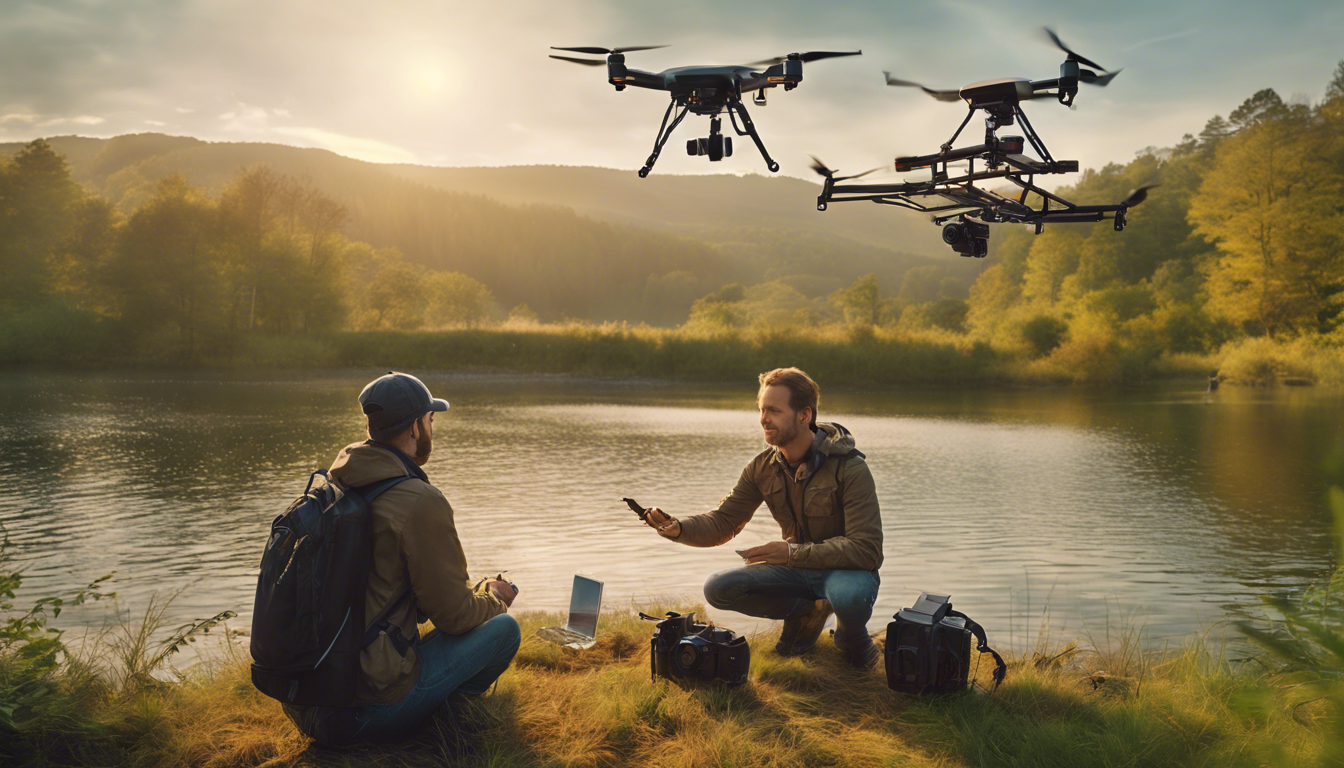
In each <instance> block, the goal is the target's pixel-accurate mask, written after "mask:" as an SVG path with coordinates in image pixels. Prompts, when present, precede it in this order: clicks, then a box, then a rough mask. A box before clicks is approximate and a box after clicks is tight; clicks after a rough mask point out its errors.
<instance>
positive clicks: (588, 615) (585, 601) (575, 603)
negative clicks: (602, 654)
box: [565, 576, 602, 637]
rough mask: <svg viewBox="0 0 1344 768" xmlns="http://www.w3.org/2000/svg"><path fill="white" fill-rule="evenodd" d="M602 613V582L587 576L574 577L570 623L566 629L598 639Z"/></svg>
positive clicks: (570, 602) (570, 601)
mask: <svg viewBox="0 0 1344 768" xmlns="http://www.w3.org/2000/svg"><path fill="white" fill-rule="evenodd" d="M601 611H602V582H600V581H594V580H593V579H590V578H588V577H586V576H575V577H574V591H573V593H571V594H570V596H569V623H568V624H566V625H565V627H566V628H567V629H569V630H571V631H574V632H578V633H579V634H581V635H583V636H584V637H597V614H599V613H601Z"/></svg>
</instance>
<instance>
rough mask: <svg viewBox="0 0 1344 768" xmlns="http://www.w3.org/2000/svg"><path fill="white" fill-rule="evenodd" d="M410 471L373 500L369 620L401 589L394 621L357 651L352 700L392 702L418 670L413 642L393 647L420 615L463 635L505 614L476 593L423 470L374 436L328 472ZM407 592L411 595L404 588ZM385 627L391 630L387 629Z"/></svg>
mask: <svg viewBox="0 0 1344 768" xmlns="http://www.w3.org/2000/svg"><path fill="white" fill-rule="evenodd" d="M407 475H410V476H412V477H413V478H414V479H412V480H407V481H405V482H401V483H397V484H396V485H394V486H392V488H390V489H388V490H387V491H385V492H383V494H382V495H381V496H379V497H378V498H376V499H374V501H373V508H372V512H373V563H372V567H371V568H370V569H369V588H368V591H367V592H366V593H365V599H364V618H365V621H366V622H367V624H366V628H367V626H372V625H373V622H374V621H375V620H376V619H377V618H378V617H379V616H381V615H382V614H383V612H384V611H386V610H387V609H388V608H389V606H392V605H393V604H394V603H396V602H397V600H398V599H399V598H401V597H402V596H403V595H406V599H405V600H403V601H402V602H401V603H400V605H397V607H396V608H395V609H394V610H393V611H392V613H391V615H389V616H388V621H389V623H390V624H391V625H392V626H391V627H389V629H388V630H387V631H382V632H379V633H378V636H377V638H375V639H374V641H373V642H372V643H371V644H369V646H368V647H367V648H365V649H364V650H363V652H362V653H361V654H360V664H361V666H362V667H363V671H364V674H363V676H362V680H361V681H360V686H359V689H358V690H357V691H356V692H355V704H356V705H364V704H395V703H396V702H398V701H401V700H402V699H403V698H404V697H405V696H406V694H407V693H410V691H411V688H412V687H413V686H414V685H415V681H416V679H417V678H419V676H420V657H419V656H418V655H417V654H416V651H415V647H414V644H411V647H405V645H406V644H405V643H401V645H402V647H403V648H405V651H406V652H405V654H404V655H403V653H402V652H401V651H400V650H398V644H399V640H400V638H396V637H394V636H395V635H396V633H398V632H399V633H400V635H401V637H402V638H408V639H411V640H418V638H419V632H418V630H417V628H416V622H417V619H418V618H419V617H421V616H424V617H426V618H428V620H429V621H431V622H433V624H434V627H435V628H436V629H438V630H439V631H440V632H445V633H447V634H450V635H460V634H462V633H464V632H467V631H468V630H471V629H474V628H475V627H478V626H480V625H481V624H484V623H485V622H486V621H487V620H489V619H491V618H493V617H494V616H497V615H499V614H500V613H503V612H504V611H505V610H506V607H505V605H504V603H503V602H501V601H500V600H499V598H497V597H495V596H494V595H490V594H483V593H478V592H474V591H473V590H472V588H471V585H470V583H469V577H468V575H467V558H466V555H465V554H463V552H462V543H461V542H460V541H458V538H457V528H456V527H455V526H454V525H453V508H452V507H451V506H449V504H448V500H447V499H445V498H444V497H443V494H442V493H440V492H439V489H438V488H435V487H434V486H432V485H430V484H429V478H428V477H426V476H425V473H424V471H422V470H421V469H420V467H418V466H416V465H415V463H414V462H412V461H411V460H410V459H409V458H407V457H405V456H403V455H402V454H401V453H400V452H399V451H397V450H395V449H393V448H391V447H390V446H386V445H383V444H381V443H375V442H373V441H368V442H363V443H355V444H353V445H347V446H346V447H345V448H343V449H342V450H341V452H340V454H339V455H338V456H337V457H336V461H335V462H334V463H333V464H332V465H331V476H332V477H333V478H335V479H336V480H338V481H340V482H341V484H342V485H344V486H346V487H347V488H358V487H359V486H363V485H369V484H370V483H376V482H378V481H380V480H386V479H388V478H391V477H405V476H407ZM408 592H409V594H408ZM389 632H390V633H391V634H389Z"/></svg>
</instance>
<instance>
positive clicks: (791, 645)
mask: <svg viewBox="0 0 1344 768" xmlns="http://www.w3.org/2000/svg"><path fill="white" fill-rule="evenodd" d="M832 613H834V611H832V610H831V604H830V602H829V601H827V600H818V601H817V602H816V603H815V604H814V605H813V606H812V607H810V608H808V609H807V610H806V611H805V612H804V613H802V614H801V615H795V616H790V617H789V618H787V619H785V620H784V631H782V632H780V633H779V642H778V643H776V644H775V653H778V654H779V655H780V656H797V655H799V654H801V653H807V652H808V651H810V650H812V646H814V645H816V644H817V638H819V637H821V630H822V629H823V628H824V627H825V626H826V619H828V618H830V615H831V614H832Z"/></svg>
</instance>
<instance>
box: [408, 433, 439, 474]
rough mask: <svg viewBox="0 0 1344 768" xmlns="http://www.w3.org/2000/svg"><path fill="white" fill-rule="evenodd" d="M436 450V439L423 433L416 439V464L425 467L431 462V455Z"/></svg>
mask: <svg viewBox="0 0 1344 768" xmlns="http://www.w3.org/2000/svg"><path fill="white" fill-rule="evenodd" d="M433 450H434V438H432V437H430V436H429V433H427V432H421V433H420V436H419V437H417V438H415V456H413V457H412V458H414V459H415V463H416V464H419V465H420V466H424V464H425V462H427V461H429V454H430V452H431V451H433Z"/></svg>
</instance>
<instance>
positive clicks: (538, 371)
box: [3, 323, 1216, 389]
mask: <svg viewBox="0 0 1344 768" xmlns="http://www.w3.org/2000/svg"><path fill="white" fill-rule="evenodd" d="M90 342H91V343H87V344H80V345H78V348H75V349H71V348H69V347H68V346H66V345H55V346H43V347H39V348H29V350H28V351H27V353H26V354H24V355H21V356H20V355H10V356H9V358H10V359H8V360H4V361H3V370H8V371H16V370H30V371H31V370H52V371H82V370H108V369H136V370H182V371H193V370H195V371H210V370H218V371H227V370H248V369H264V370H277V369H293V370H322V369H332V370H335V369H350V368H369V367H373V368H385V367H390V368H402V369H416V370H420V371H430V370H434V371H444V372H453V373H459V374H463V373H467V374H480V375H505V374H528V375H547V376H551V375H555V376H567V377H596V378H604V379H626V380H628V379H636V380H645V381H649V382H705V383H712V382H728V381H742V380H743V379H744V377H745V378H754V377H755V376H756V374H758V373H759V372H761V371H763V370H769V369H770V368H773V367H777V366H779V365H797V366H798V367H800V368H803V369H804V370H807V371H813V372H818V373H819V374H820V375H824V376H826V377H827V378H828V379H829V380H831V381H834V382H843V386H846V387H860V388H870V389H888V388H892V387H905V386H918V385H938V386H940V387H947V386H951V387H956V388H976V387H983V386H995V387H1007V388H1027V389H1030V388H1039V387H1057V386H1062V385H1069V384H1087V385H1092V386H1098V385H1104V386H1134V385H1143V384H1145V383H1147V382H1150V381H1160V380H1189V381H1199V382H1201V383H1202V382H1203V381H1205V380H1207V377H1208V375H1209V371H1210V370H1212V368H1213V367H1214V366H1216V362H1215V361H1212V360H1210V359H1209V358H1208V357H1206V356H1186V357H1185V358H1181V357H1168V358H1162V359H1160V360H1158V361H1156V362H1155V363H1153V364H1148V361H1145V365H1143V366H1141V367H1140V366H1125V365H1123V362H1122V361H1116V362H1119V363H1121V364H1119V365H1111V366H1109V367H1107V366H1090V367H1086V368H1085V369H1079V370H1074V371H1070V370H1065V369H1062V368H1060V367H1059V366H1048V365H1046V363H1047V362H1048V361H1046V360H1033V359H1029V358H1025V357H1024V356H1018V355H1013V354H1007V353H1004V352H1002V351H999V350H996V349H994V348H991V347H990V346H989V345H988V344H983V343H972V344H968V343H965V342H964V341H962V340H959V339H955V338H952V337H951V336H950V335H949V336H948V338H940V337H938V336H936V335H931V334H920V335H904V334H896V333H887V332H884V330H883V329H874V328H871V327H866V326H858V327H854V328H841V329H824V330H822V331H817V330H815V329H811V330H802V331H780V332H778V333H773V334H765V333H754V334H753V333H743V334H739V335H726V334H725V335H717V336H715V335H697V334H692V333H688V332H686V331H684V330H680V329H660V328H651V327H648V326H628V325H625V324H605V325H590V324H577V323H575V324H569V325H558V324H557V325H535V326H533V327H530V328H508V327H505V328H490V329H470V330H469V329H461V330H442V331H365V332H337V333H331V334H324V335H320V336H307V337H303V336H261V335H257V336H253V337H244V338H242V339H233V340H231V341H229V342H226V343H221V344H216V345H203V350H202V351H198V352H196V353H195V354H192V355H184V354H181V353H179V352H177V351H175V350H174V349H173V347H172V346H171V345H164V346H163V347H160V348H157V349H156V348H154V347H150V346H142V348H140V349H138V350H134V351H124V352H118V353H110V354H109V353H108V351H109V350H116V349H119V347H118V345H115V344H100V343H97V340H90Z"/></svg>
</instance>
